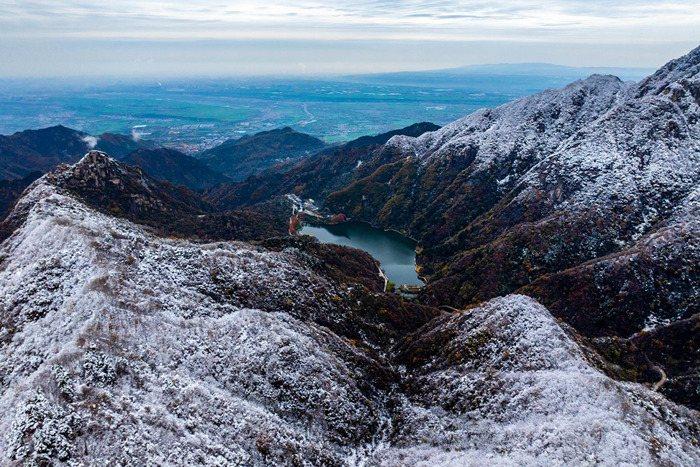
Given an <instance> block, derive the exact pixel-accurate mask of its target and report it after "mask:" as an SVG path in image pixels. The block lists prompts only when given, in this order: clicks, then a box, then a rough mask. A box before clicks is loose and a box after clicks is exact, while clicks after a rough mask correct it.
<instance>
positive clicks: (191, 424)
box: [0, 155, 700, 465]
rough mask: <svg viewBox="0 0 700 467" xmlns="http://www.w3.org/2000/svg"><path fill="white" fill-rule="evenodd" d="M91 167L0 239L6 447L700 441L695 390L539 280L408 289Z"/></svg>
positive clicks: (616, 454) (130, 454) (155, 460)
mask: <svg viewBox="0 0 700 467" xmlns="http://www.w3.org/2000/svg"><path fill="white" fill-rule="evenodd" d="M81 163H82V164H83V165H82V166H78V168H77V170H82V171H83V172H81V173H82V174H83V175H85V174H89V176H87V175H85V177H84V180H83V181H84V182H85V183H86V184H95V185H96V186H103V185H104V184H105V183H111V180H115V179H116V178H114V177H112V175H111V174H112V173H116V172H111V171H107V170H101V169H99V167H100V166H101V164H112V162H110V161H108V160H105V159H104V158H102V157H99V156H96V155H93V156H91V157H90V158H87V159H85V160H83V161H81ZM86 164H87V165H86ZM89 164H95V165H96V166H97V168H96V169H95V170H89V169H90V167H89V166H88V165H89ZM115 164H116V163H115ZM112 168H113V169H114V170H116V171H119V170H121V168H120V167H119V166H118V165H117V166H114V167H112ZM60 170H64V172H60ZM75 171H76V168H67V169H59V172H58V173H56V174H54V175H50V176H45V177H42V178H41V179H39V180H38V181H37V182H35V183H34V184H33V185H32V186H31V187H30V189H29V190H28V191H27V192H26V193H25V195H24V196H23V198H22V199H21V200H20V202H19V203H18V205H17V206H16V207H15V209H14V211H13V213H12V214H11V216H10V218H11V219H14V224H13V225H14V230H13V232H12V235H11V236H10V237H9V238H8V239H6V240H5V241H4V242H3V243H2V245H0V354H1V355H2V356H1V357H0V409H1V410H0V433H2V436H0V453H1V454H0V456H1V457H0V463H2V464H4V465H14V464H28V465H32V464H36V465H45V464H56V465H102V464H107V463H111V464H119V465H143V464H146V463H150V464H176V465H193V464H194V465H280V464H283V465H405V464H417V465H449V464H452V465H454V464H460V465H464V464H467V465H468V464H474V463H481V462H484V461H488V462H491V463H496V464H503V465H509V464H523V463H528V464H535V465H545V464H546V465H550V464H581V463H595V462H600V463H604V464H605V463H609V464H619V463H632V464H650V463H661V464H676V465H693V464H696V463H698V462H700V446H698V444H697V439H698V435H699V434H700V425H699V421H698V420H699V419H698V413H697V412H696V411H693V410H691V409H687V408H685V407H682V406H679V405H676V404H674V403H672V402H669V401H668V400H666V399H665V398H664V397H663V396H661V395H659V394H658V393H655V392H653V391H651V390H649V389H647V388H645V387H644V386H642V385H639V384H634V383H619V382H616V381H614V380H612V379H610V378H609V377H607V376H605V375H603V374H602V373H601V372H600V371H598V370H596V369H595V368H593V367H592V366H591V364H590V363H589V360H588V358H587V357H586V356H585V354H584V352H582V350H581V349H580V348H579V346H578V344H577V343H576V342H575V341H574V340H573V339H572V337H570V335H569V334H567V333H566V332H564V330H563V329H562V328H561V327H560V325H559V324H558V323H557V322H556V321H555V320H554V318H553V317H552V316H551V315H550V314H549V312H548V311H547V310H546V309H545V308H544V307H542V306H541V305H539V304H537V303H536V302H535V301H534V300H532V299H530V298H527V297H524V296H519V295H511V296H507V297H503V298H499V299H495V300H492V301H490V302H488V303H486V304H483V305H482V306H480V307H476V308H473V309H471V310H469V311H467V312H463V313H454V314H453V313H450V314H448V313H438V312H437V311H430V310H429V309H427V308H415V307H413V308H412V307H411V306H409V305H406V304H404V305H397V303H396V300H397V299H396V298H392V297H389V296H385V295H384V294H382V293H379V292H373V291H371V290H367V289H366V288H364V287H363V286H361V285H359V284H351V283H343V282H339V281H338V280H337V279H335V278H334V277H332V276H330V275H326V274H323V273H320V272H319V271H318V270H317V269H314V265H315V263H316V261H317V260H314V258H313V257H312V256H310V254H309V253H307V252H305V251H303V250H299V249H297V248H293V247H289V248H283V249H279V250H272V249H270V248H267V247H263V246H254V245H251V244H248V243H243V242H216V243H205V244H202V243H194V242H192V241H189V240H187V239H172V238H163V237H159V236H157V235H155V234H153V233H152V232H150V231H149V229H148V228H146V227H143V226H139V225H136V224H134V223H132V222H130V221H129V220H127V219H124V218H117V217H113V216H111V215H109V214H107V213H104V212H99V211H97V210H95V209H94V208H92V207H90V206H88V205H86V204H85V203H84V202H83V201H81V200H80V199H78V198H76V197H75V196H74V195H73V194H71V192H70V190H68V189H67V188H65V187H64V186H62V185H61V182H60V180H62V177H67V176H69V175H70V177H69V179H70V180H75V179H74V178H72V177H73V176H75ZM94 174H98V178H93V177H92V175H94ZM99 174H102V175H99ZM122 194H124V193H122ZM348 253H349V252H348ZM392 314H394V315H397V318H393V317H392ZM396 321H408V322H410V323H413V327H412V328H410V327H409V328H406V329H403V328H399V327H397V325H396V324H395V322H396ZM382 334H384V335H385V336H386V335H389V336H393V337H392V338H391V339H386V338H381V337H376V336H381V335H382Z"/></svg>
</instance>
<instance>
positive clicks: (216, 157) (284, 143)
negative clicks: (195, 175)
mask: <svg viewBox="0 0 700 467" xmlns="http://www.w3.org/2000/svg"><path fill="white" fill-rule="evenodd" d="M325 145H326V144H325V143H324V142H323V141H321V140H320V139H318V138H314V137H313V136H310V135H307V134H304V133H299V132H297V131H294V130H292V129H291V128H289V127H285V128H280V129H275V130H270V131H263V132H260V133H256V134H254V135H247V136H243V137H242V138H240V139H230V140H228V141H225V142H223V143H221V144H220V145H218V146H216V147H213V148H211V149H208V150H206V151H204V152H202V153H201V154H199V155H198V157H199V158H200V159H201V160H202V161H204V162H205V163H206V164H207V165H208V166H209V167H211V168H212V169H214V170H216V171H217V172H220V173H223V174H224V175H226V176H228V177H230V178H232V179H234V180H243V179H245V178H246V177H247V176H249V175H251V174H254V173H257V172H260V171H261V170H264V169H267V168H269V167H271V166H273V165H274V164H276V163H278V162H282V161H285V160H288V159H297V158H299V157H302V156H306V155H309V154H311V153H313V152H316V151H318V150H320V149H322V148H323V147H324V146H325Z"/></svg>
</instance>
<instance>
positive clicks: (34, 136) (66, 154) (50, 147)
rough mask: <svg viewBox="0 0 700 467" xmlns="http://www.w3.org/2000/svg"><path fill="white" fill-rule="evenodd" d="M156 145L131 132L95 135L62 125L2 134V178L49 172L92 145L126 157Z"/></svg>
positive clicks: (0, 155)
mask: <svg viewBox="0 0 700 467" xmlns="http://www.w3.org/2000/svg"><path fill="white" fill-rule="evenodd" d="M152 146H153V144H152V143H150V142H148V141H139V142H135V141H133V140H132V139H131V138H130V137H128V136H123V135H116V134H112V133H105V134H103V135H100V136H91V135H89V134H87V133H84V132H82V131H78V130H73V129H71V128H66V127H64V126H61V125H58V126H53V127H49V128H42V129H40V130H25V131H20V132H17V133H15V134H12V135H8V136H4V135H0V179H8V180H11V179H18V178H22V177H25V176H26V175H28V174H30V173H31V172H42V173H43V172H47V171H49V170H52V169H53V168H54V167H56V166H57V165H58V164H61V163H73V162H76V161H78V160H79V159H80V158H81V157H82V156H83V155H85V153H86V152H87V151H89V150H90V149H98V150H105V151H109V152H110V153H111V154H114V156H115V157H122V156H125V155H126V154H128V153H129V152H131V151H134V150H135V149H138V148H140V147H152Z"/></svg>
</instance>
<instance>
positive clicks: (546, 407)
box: [376, 295, 700, 465]
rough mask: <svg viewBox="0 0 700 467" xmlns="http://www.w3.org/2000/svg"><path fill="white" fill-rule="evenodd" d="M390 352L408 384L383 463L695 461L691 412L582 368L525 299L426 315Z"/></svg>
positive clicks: (543, 314) (564, 339) (560, 334)
mask: <svg viewBox="0 0 700 467" xmlns="http://www.w3.org/2000/svg"><path fill="white" fill-rule="evenodd" d="M426 349H439V351H437V352H428V351H426ZM401 353H402V355H401V359H402V360H403V361H404V362H405V363H406V366H407V368H406V370H405V372H406V373H405V378H406V381H407V382H406V383H405V387H406V388H407V392H406V396H405V398H403V401H402V404H401V405H400V408H399V409H398V414H397V415H396V417H395V419H396V420H397V421H396V425H395V427H394V435H393V437H392V439H391V446H387V447H385V448H383V449H381V450H380V451H378V452H377V453H376V460H377V462H378V463H380V464H382V465H483V464H484V463H488V464H489V465H592V464H603V465H620V464H626V465H649V464H655V463H656V464H661V465H696V464H697V463H698V462H700V446H699V445H698V434H700V431H699V430H700V419H699V418H698V413H697V412H695V411H693V410H690V409H685V408H681V407H678V406H675V405H674V404H672V403H670V402H668V401H667V400H665V399H664V398H663V397H662V396H660V395H658V394H655V393H652V392H651V391H649V390H647V389H646V388H644V387H642V386H640V385H636V384H629V383H618V382H615V381H613V380H611V379H610V378H608V377H607V376H605V375H603V374H602V373H600V372H599V371H597V370H596V369H594V368H593V367H591V365H590V364H589V363H588V362H587V360H586V358H585V357H584V355H583V353H582V352H581V350H580V349H579V347H578V346H577V344H576V343H575V342H574V341H573V340H572V339H571V338H570V337H569V336H568V335H567V334H566V333H565V332H564V331H563V330H562V328H561V327H560V326H559V324H558V323H557V322H556V321H555V320H554V319H553V318H552V316H551V315H550V314H549V312H548V311H547V310H546V309H545V308H544V307H543V306H541V305H539V304H538V303H537V302H536V301H534V300H533V299H531V298H528V297H525V296H521V295H510V296H507V297H503V298H497V299H493V300H491V301H489V302H488V303H486V304H484V305H482V306H479V307H477V308H473V309H471V310H467V311H466V312H464V313H461V314H455V315H450V316H445V317H443V318H437V319H435V320H433V321H432V322H431V323H429V324H428V325H426V326H425V327H424V328H423V329H421V330H420V331H419V332H417V333H416V334H415V335H414V336H412V337H410V338H409V339H408V341H407V345H406V346H405V347H404V348H403V349H402V350H401Z"/></svg>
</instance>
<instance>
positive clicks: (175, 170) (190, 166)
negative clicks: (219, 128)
mask: <svg viewBox="0 0 700 467" xmlns="http://www.w3.org/2000/svg"><path fill="white" fill-rule="evenodd" d="M121 161H122V162H124V163H125V164H129V165H133V166H136V167H140V168H141V169H143V170H144V172H146V173H147V174H148V175H150V176H151V177H153V178H156V179H158V180H167V181H169V182H170V183H173V184H175V185H182V186H186V187H187V188H189V189H191V190H203V189H206V188H211V187H214V186H216V185H219V184H221V183H225V182H227V181H230V179H229V178H228V177H226V176H224V175H221V174H220V173H218V172H215V171H214V170H212V169H210V168H209V167H208V166H207V165H206V164H204V163H203V162H201V161H199V160H197V159H195V158H194V157H190V156H188V155H186V154H183V153H181V152H180V151H175V150H174V149H166V148H160V149H138V150H136V151H133V152H130V153H129V154H127V155H126V156H125V157H123V158H122V159H121Z"/></svg>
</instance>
